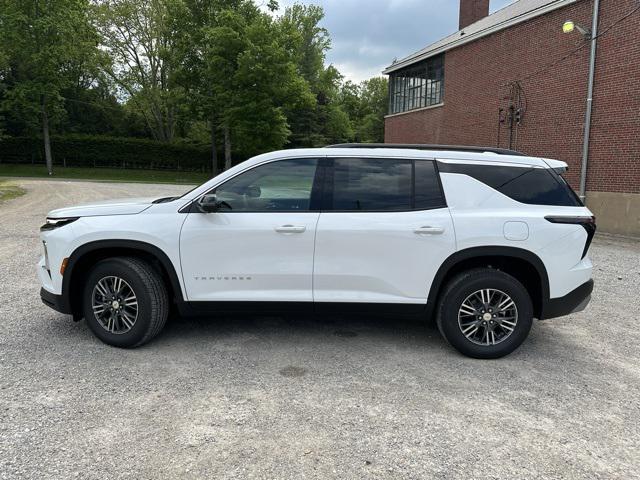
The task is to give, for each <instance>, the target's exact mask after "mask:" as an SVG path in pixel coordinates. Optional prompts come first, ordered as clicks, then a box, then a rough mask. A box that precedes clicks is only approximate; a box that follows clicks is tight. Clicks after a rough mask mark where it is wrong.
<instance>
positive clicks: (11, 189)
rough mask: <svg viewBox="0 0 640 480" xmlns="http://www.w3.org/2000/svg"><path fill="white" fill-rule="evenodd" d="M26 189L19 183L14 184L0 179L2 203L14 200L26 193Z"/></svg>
mask: <svg viewBox="0 0 640 480" xmlns="http://www.w3.org/2000/svg"><path fill="white" fill-rule="evenodd" d="M25 193H27V192H26V190H25V189H24V188H21V187H19V186H17V185H12V184H11V183H8V182H6V181H0V203H2V202H4V201H6V200H12V199H14V198H18V197H20V196H22V195H24V194H25Z"/></svg>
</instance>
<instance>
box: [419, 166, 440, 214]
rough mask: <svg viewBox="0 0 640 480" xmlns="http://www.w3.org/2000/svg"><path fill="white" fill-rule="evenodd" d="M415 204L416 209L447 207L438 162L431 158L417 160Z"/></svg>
mask: <svg viewBox="0 0 640 480" xmlns="http://www.w3.org/2000/svg"><path fill="white" fill-rule="evenodd" d="M414 181H415V205H414V208H415V209H416V210H427V209H430V208H441V207H445V206H446V203H445V201H444V197H443V195H442V187H441V186H440V178H439V177H438V172H437V170H436V163H435V162H432V161H430V160H416V161H415V180H414Z"/></svg>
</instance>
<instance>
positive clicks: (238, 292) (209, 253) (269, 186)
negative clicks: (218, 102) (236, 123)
mask: <svg viewBox="0 0 640 480" xmlns="http://www.w3.org/2000/svg"><path fill="white" fill-rule="evenodd" d="M318 173H319V169H318V160H317V159H315V158H301V159H286V160H277V161H272V162H269V163H266V164H261V165H258V166H256V167H253V168H252V169H250V170H248V171H244V172H242V173H240V174H238V175H237V176H235V177H232V178H231V179H229V180H227V181H226V182H224V183H223V184H221V185H219V186H217V187H216V188H215V189H214V190H212V191H210V192H208V194H215V195H216V200H217V204H218V205H220V207H219V209H218V210H217V211H216V212H214V213H200V212H195V213H189V214H188V218H187V219H186V220H185V223H184V225H183V227H182V231H181V235H180V258H181V264H182V272H183V277H184V284H185V287H186V292H187V296H188V299H189V300H190V301H300V302H310V301H312V273H313V248H314V238H315V231H316V224H317V221H318V216H319V212H318V208H316V205H314V204H315V203H317V202H318V200H317V199H316V197H315V196H314V191H317V190H318V189H317V187H315V186H314V184H315V183H317V182H318V181H319V180H318V178H317V175H318ZM192 211H193V209H192Z"/></svg>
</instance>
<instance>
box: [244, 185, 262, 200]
mask: <svg viewBox="0 0 640 480" xmlns="http://www.w3.org/2000/svg"><path fill="white" fill-rule="evenodd" d="M245 193H246V195H247V197H249V198H258V197H260V195H262V189H261V188H260V187H259V186H258V185H249V186H248V187H247V190H246V191H245Z"/></svg>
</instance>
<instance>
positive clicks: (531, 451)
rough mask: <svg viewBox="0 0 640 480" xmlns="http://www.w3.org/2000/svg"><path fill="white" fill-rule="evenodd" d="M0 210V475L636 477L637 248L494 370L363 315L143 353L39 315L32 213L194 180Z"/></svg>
mask: <svg viewBox="0 0 640 480" xmlns="http://www.w3.org/2000/svg"><path fill="white" fill-rule="evenodd" d="M19 183H20V184H21V185H22V186H24V187H25V188H26V189H27V194H26V196H24V197H22V198H19V199H17V200H12V201H10V202H8V203H4V204H0V212H1V214H2V216H1V227H0V279H1V280H2V287H1V290H0V478H2V479H5V478H21V479H22V478H37V479H42V478H61V479H66V478H71V477H78V478H172V477H174V478H177V477H179V478H198V479H201V478H206V477H208V478H216V479H221V478H269V479H276V478H281V479H299V478H319V479H327V478H350V479H351V478H353V479H363V478H390V479H399V478H412V479H415V478H461V479H469V478H505V479H520V478H585V479H594V478H606V479H610V478H620V479H623V478H624V479H628V478H632V477H635V478H638V477H640V347H639V346H638V345H639V344H640V316H639V313H638V312H639V310H640V300H639V297H640V286H639V285H640V242H638V241H632V240H623V239H617V238H614V237H606V236H598V237H597V238H596V241H595V244H594V246H593V247H592V257H593V259H594V262H595V264H596V269H595V280H596V290H595V293H594V298H593V302H592V304H591V305H590V307H589V308H588V309H587V311H585V312H582V313H579V314H576V315H573V316H570V317H566V318H562V319H556V320H550V321H547V322H536V323H534V326H533V329H532V331H531V335H530V336H529V339H528V340H527V342H525V344H524V345H523V347H521V348H520V349H519V350H518V351H516V352H515V353H514V354H512V355H511V356H509V357H507V358H504V359H502V360H497V361H478V360H472V359H468V358H464V357H462V356H460V355H459V354H457V353H456V352H455V351H454V350H452V349H451V348H449V347H447V346H446V345H445V343H444V341H443V340H442V339H441V338H440V336H439V334H438V332H437V330H435V329H434V328H433V327H425V326H424V325H423V324H421V323H420V322H417V321H415V320H399V319H396V318H364V317H344V318H342V317H323V318H311V317H303V318H300V317H264V316H259V315H257V316H252V317H236V318H212V319H207V320H202V319H201V320H180V319H172V320H171V321H170V323H169V324H168V325H167V328H166V329H165V331H164V333H163V334H161V335H160V336H159V337H158V338H157V339H156V340H155V341H153V342H152V343H151V344H149V345H147V346H145V347H143V348H140V349H137V350H119V349H115V348H111V347H108V346H105V345H103V344H102V343H100V342H99V341H98V340H96V339H95V338H94V337H93V335H91V333H90V332H89V330H88V329H87V327H86V325H85V323H84V321H83V322H80V323H74V322H73V321H71V319H70V317H67V316H64V315H60V314H58V313H56V312H54V311H53V310H50V309H48V308H47V307H45V306H44V305H43V304H42V303H41V302H40V298H39V293H38V292H39V286H38V283H37V279H36V275H35V265H36V261H37V259H38V256H39V254H40V247H39V242H38V235H37V234H38V227H39V226H40V224H42V223H43V220H44V216H45V214H46V212H47V211H48V210H50V209H52V208H56V207H61V206H65V205H69V204H74V203H79V202H85V201H94V200H99V199H104V198H113V197H122V196H147V195H156V194H157V195H163V194H174V193H180V192H181V191H184V190H186V189H187V188H188V187H178V186H164V185H142V184H136V185H133V184H130V185H129V184H112V183H89V182H63V181H38V180H31V181H29V180H24V181H22V180H20V181H19Z"/></svg>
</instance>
